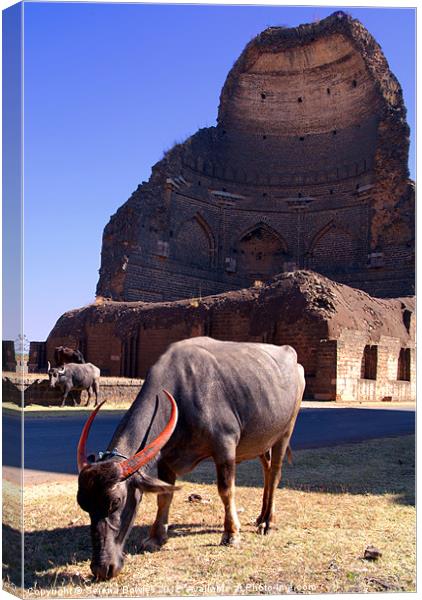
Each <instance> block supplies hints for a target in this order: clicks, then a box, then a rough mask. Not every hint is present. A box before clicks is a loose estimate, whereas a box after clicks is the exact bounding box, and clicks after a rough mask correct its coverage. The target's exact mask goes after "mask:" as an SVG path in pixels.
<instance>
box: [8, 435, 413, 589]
mask: <svg viewBox="0 0 422 600" xmlns="http://www.w3.org/2000/svg"><path fill="white" fill-rule="evenodd" d="M283 469H284V474H283V481H282V484H281V487H284V488H287V489H292V490H304V491H311V492H321V493H324V494H327V493H328V494H367V495H374V496H376V495H389V496H391V501H392V502H396V503H399V504H402V505H413V504H414V502H415V485H414V481H415V440H414V436H404V437H401V438H395V439H390V440H385V439H383V440H372V441H371V442H365V443H364V444H350V445H346V446H337V447H334V448H325V449H319V450H304V451H301V452H298V453H297V454H296V456H295V457H294V463H293V465H285V466H284V467H283ZM184 479H185V481H189V482H192V483H198V484H213V483H215V468H214V464H213V463H212V462H210V461H204V463H202V464H201V465H198V467H197V468H196V470H195V471H194V472H193V473H191V474H189V475H187V476H186V477H185V478H184ZM182 484H183V482H182ZM237 486H241V487H247V488H249V487H250V488H256V489H255V491H254V492H253V493H256V494H258V495H259V496H261V494H262V474H261V468H260V463H259V461H258V460H255V461H247V462H245V463H242V464H241V465H238V469H237ZM251 493H252V491H251ZM222 514H223V509H222V508H221V515H222ZM214 527H215V529H214ZM172 530H173V535H181V536H190V535H198V534H205V533H219V532H221V523H220V522H219V523H215V524H214V523H211V524H208V527H206V526H205V527H204V524H199V523H183V524H178V525H177V526H173V527H172ZM147 533H148V527H146V526H144V527H142V526H135V527H134V528H133V530H132V533H131V535H130V538H129V541H128V544H127V547H126V552H127V553H128V554H138V553H139V552H140V549H139V544H140V541H141V540H143V539H144V538H146V537H147ZM20 539H21V538H20V533H19V532H18V531H17V530H16V529H13V528H12V527H9V526H8V525H3V549H4V553H3V560H4V563H5V564H4V567H3V575H4V578H5V579H6V580H8V581H11V582H12V583H14V584H15V585H17V586H20V552H19V543H20ZM24 551H25V582H24V583H25V587H26V588H32V587H33V586H34V584H35V582H36V585H37V586H38V587H39V588H43V589H48V588H51V587H54V586H56V584H57V582H56V581H55V580H54V577H55V576H54V575H51V574H50V575H48V574H46V575H41V574H40V575H39V574H38V573H42V572H43V571H45V570H46V569H55V568H56V567H66V565H71V564H77V563H80V562H84V561H89V560H90V558H91V544H90V531H89V527H88V526H76V527H75V526H73V527H63V528H56V529H53V530H41V531H33V532H28V533H26V534H25V537H24ZM66 578H67V579H66ZM63 583H64V584H73V585H80V584H81V581H80V580H79V579H78V577H77V576H75V575H74V574H71V573H66V570H64V571H63V570H61V572H60V584H61V585H62V584H63Z"/></svg>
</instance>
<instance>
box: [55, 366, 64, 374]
mask: <svg viewBox="0 0 422 600" xmlns="http://www.w3.org/2000/svg"><path fill="white" fill-rule="evenodd" d="M64 372H65V368H64V367H62V368H61V369H59V370H58V371H57V373H58V374H59V375H64Z"/></svg>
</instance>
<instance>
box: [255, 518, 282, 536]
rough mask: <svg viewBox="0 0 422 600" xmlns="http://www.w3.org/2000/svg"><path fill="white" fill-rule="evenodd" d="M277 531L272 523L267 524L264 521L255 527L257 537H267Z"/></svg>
mask: <svg viewBox="0 0 422 600" xmlns="http://www.w3.org/2000/svg"><path fill="white" fill-rule="evenodd" d="M275 529H277V527H275V525H274V524H273V523H267V522H266V521H264V522H263V523H259V524H258V527H257V530H256V531H257V533H258V534H259V535H269V534H270V533H271V532H272V531H274V530H275Z"/></svg>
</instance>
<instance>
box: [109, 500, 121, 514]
mask: <svg viewBox="0 0 422 600" xmlns="http://www.w3.org/2000/svg"><path fill="white" fill-rule="evenodd" d="M120 503H121V498H113V500H112V501H111V502H110V513H113V512H115V511H116V510H117V509H118V508H119V506H120Z"/></svg>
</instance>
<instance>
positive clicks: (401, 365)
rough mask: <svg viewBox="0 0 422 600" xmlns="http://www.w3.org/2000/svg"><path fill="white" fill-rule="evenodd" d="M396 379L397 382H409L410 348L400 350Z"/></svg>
mask: <svg viewBox="0 0 422 600" xmlns="http://www.w3.org/2000/svg"><path fill="white" fill-rule="evenodd" d="M397 379H398V380H399V381H410V348H400V354H399V359H398V363H397Z"/></svg>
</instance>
